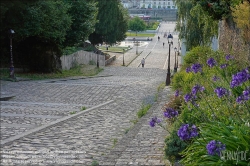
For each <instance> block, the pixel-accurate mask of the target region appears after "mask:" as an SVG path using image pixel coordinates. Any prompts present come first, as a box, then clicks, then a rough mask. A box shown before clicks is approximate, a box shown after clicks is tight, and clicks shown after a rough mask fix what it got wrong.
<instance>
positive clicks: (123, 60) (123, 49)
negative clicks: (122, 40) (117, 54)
mask: <svg viewBox="0 0 250 166" xmlns="http://www.w3.org/2000/svg"><path fill="white" fill-rule="evenodd" d="M124 51H125V50H124V49H123V63H122V65H123V66H125V62H124Z"/></svg>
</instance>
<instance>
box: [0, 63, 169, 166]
mask: <svg viewBox="0 0 250 166" xmlns="http://www.w3.org/2000/svg"><path fill="white" fill-rule="evenodd" d="M165 72H166V71H165V70H161V69H153V68H151V69H150V68H147V69H142V68H137V69H136V68H126V67H106V68H105V70H104V71H103V72H102V73H100V76H102V77H98V76H97V77H95V78H85V79H74V80H73V79H68V80H65V79H64V81H61V80H53V81H49V80H46V81H23V82H9V83H4V84H1V91H2V92H6V93H9V94H13V95H15V98H12V99H11V100H9V101H1V145H2V147H1V163H2V165H36V164H37V165H39V164H40V165H56V164H57V165H91V164H92V163H93V162H94V161H95V160H96V161H98V162H99V163H101V162H102V161H103V162H104V159H103V156H105V155H107V154H109V152H110V151H111V150H112V149H113V147H114V146H115V144H116V143H117V142H118V143H119V142H120V141H121V140H122V139H123V138H124V137H126V134H125V133H126V132H127V130H128V129H129V128H131V126H133V120H135V119H136V113H137V111H138V110H139V109H140V108H141V104H142V103H143V102H144V103H145V104H147V103H152V104H153V103H155V100H154V99H155V94H156V92H157V87H158V85H159V84H160V83H162V82H164V80H165V76H166V74H165ZM105 75H106V77H105ZM108 101H112V102H110V103H108V104H105V105H102V106H101V107H96V108H95V109H92V110H89V111H88V109H91V108H94V107H95V106H98V105H100V104H102V103H105V102H108ZM82 107H87V108H88V109H87V110H83V111H80V110H81V108H82ZM84 111H86V112H84ZM73 113H76V114H78V113H80V114H79V116H74V115H71V114H73ZM70 116H74V117H73V118H70V119H67V120H66V121H63V122H60V123H57V124H54V125H51V126H49V125H48V124H50V123H53V122H55V121H57V120H60V119H62V118H64V117H70ZM146 123H148V122H146ZM42 125H48V126H47V127H45V128H42V129H41V130H37V131H35V132H33V133H29V134H28V135H25V132H29V131H32V130H33V129H36V128H39V127H41V126H42ZM143 130H144V128H143ZM157 130H159V129H157ZM138 131H139V129H138ZM149 131H152V130H151V129H150V128H149ZM20 135H22V137H20V138H18V136H20ZM15 137H16V139H12V138H15ZM145 139H146V138H145ZM145 141H146V140H145ZM146 142H147V141H146ZM146 142H145V143H146ZM159 142H160V140H159ZM3 143H4V144H3ZM161 146H163V142H161ZM161 153H162V151H161ZM107 161H108V160H107Z"/></svg>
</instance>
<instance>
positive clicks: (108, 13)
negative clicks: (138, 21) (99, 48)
mask: <svg viewBox="0 0 250 166" xmlns="http://www.w3.org/2000/svg"><path fill="white" fill-rule="evenodd" d="M96 2H97V7H98V15H97V20H98V22H97V24H96V25H95V31H94V32H93V33H92V34H91V35H90V36H89V40H90V41H91V43H92V44H98V43H102V42H106V43H108V44H114V43H116V42H117V41H122V40H123V39H125V37H126V36H125V33H126V31H127V20H128V13H127V12H126V10H125V9H124V8H123V6H122V4H121V2H120V1H118V0H96Z"/></svg>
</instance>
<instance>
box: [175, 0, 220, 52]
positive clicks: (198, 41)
mask: <svg viewBox="0 0 250 166" xmlns="http://www.w3.org/2000/svg"><path fill="white" fill-rule="evenodd" d="M176 5H177V7H178V18H177V25H176V30H177V31H179V32H180V33H179V38H181V39H186V40H187V42H186V44H187V50H191V49H192V48H193V47H196V46H199V45H204V46H205V45H209V44H210V43H211V38H212V37H214V36H216V35H217V31H218V21H216V20H213V19H212V18H211V17H210V15H209V14H208V13H207V12H204V11H203V10H202V8H201V6H199V4H194V3H192V0H187V1H183V0H176Z"/></svg>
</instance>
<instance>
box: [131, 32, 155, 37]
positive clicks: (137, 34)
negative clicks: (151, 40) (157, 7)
mask: <svg viewBox="0 0 250 166" xmlns="http://www.w3.org/2000/svg"><path fill="white" fill-rule="evenodd" d="M126 35H127V36H132V37H136V36H138V37H154V36H155V34H152V33H131V32H127V33H126Z"/></svg>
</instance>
